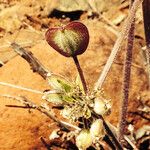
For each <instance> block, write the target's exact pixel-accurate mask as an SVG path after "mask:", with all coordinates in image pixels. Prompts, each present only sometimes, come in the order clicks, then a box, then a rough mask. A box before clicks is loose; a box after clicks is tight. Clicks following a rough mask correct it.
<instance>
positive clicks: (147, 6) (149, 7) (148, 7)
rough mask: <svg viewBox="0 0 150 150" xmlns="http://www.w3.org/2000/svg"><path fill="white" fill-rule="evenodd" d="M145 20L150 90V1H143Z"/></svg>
mask: <svg viewBox="0 0 150 150" xmlns="http://www.w3.org/2000/svg"><path fill="white" fill-rule="evenodd" d="M143 18H144V28H145V38H146V50H145V51H146V61H147V71H148V78H149V89H150V0H144V1H143Z"/></svg>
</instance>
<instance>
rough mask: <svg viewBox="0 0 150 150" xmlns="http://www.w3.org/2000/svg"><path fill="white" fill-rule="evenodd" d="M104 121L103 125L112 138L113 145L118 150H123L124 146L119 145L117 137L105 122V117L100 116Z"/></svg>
mask: <svg viewBox="0 0 150 150" xmlns="http://www.w3.org/2000/svg"><path fill="white" fill-rule="evenodd" d="M99 117H100V118H101V119H102V121H103V125H104V127H105V130H106V133H107V135H108V136H109V137H110V139H111V141H112V143H113V144H114V145H115V146H116V149H117V150H123V147H122V145H121V144H120V143H119V141H118V139H117V138H116V136H115V135H114V133H113V132H112V131H111V129H110V128H109V126H108V125H107V123H106V121H105V120H104V118H103V116H99Z"/></svg>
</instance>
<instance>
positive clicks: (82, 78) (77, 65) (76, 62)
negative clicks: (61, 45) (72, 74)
mask: <svg viewBox="0 0 150 150" xmlns="http://www.w3.org/2000/svg"><path fill="white" fill-rule="evenodd" d="M73 60H74V63H75V65H76V68H77V70H78V73H79V75H80V79H81V82H82V85H83V89H84V92H85V94H86V93H87V91H88V89H87V84H86V81H85V78H84V75H83V71H82V68H81V66H80V63H79V61H78V58H77V56H74V57H73Z"/></svg>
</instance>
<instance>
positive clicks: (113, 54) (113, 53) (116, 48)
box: [94, 0, 143, 90]
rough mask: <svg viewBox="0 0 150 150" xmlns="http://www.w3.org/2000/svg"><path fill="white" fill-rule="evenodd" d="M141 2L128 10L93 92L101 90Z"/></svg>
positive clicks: (136, 2)
mask: <svg viewBox="0 0 150 150" xmlns="http://www.w3.org/2000/svg"><path fill="white" fill-rule="evenodd" d="M142 2H143V0H135V2H134V3H133V5H132V8H131V9H130V13H129V16H128V18H127V20H126V23H125V25H124V27H123V29H122V31H121V33H120V35H119V36H118V39H117V40H116V43H115V45H114V47H113V49H112V51H111V54H110V56H109V58H108V60H107V62H106V65H105V67H104V69H103V71H102V73H101V74H100V76H99V79H98V81H97V82H96V84H95V87H94V89H95V90H97V89H101V87H102V85H103V83H104V81H105V78H106V76H107V74H108V72H109V70H110V68H111V66H112V64H113V62H114V60H115V58H116V56H117V53H118V51H119V49H120V46H121V44H122V43H123V41H124V39H125V38H126V36H127V34H128V32H129V29H130V28H131V24H132V22H133V21H134V17H135V13H136V10H137V9H138V7H139V6H140V4H141V3H142Z"/></svg>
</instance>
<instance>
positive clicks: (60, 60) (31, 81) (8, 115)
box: [0, 20, 149, 150]
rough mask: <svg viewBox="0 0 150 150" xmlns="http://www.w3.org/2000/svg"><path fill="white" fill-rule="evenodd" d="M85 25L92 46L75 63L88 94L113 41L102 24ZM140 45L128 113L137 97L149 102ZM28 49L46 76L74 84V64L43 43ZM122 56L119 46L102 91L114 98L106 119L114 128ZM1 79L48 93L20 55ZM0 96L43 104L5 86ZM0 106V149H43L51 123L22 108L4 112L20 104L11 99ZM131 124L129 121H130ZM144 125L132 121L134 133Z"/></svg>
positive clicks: (0, 72) (137, 42)
mask: <svg viewBox="0 0 150 150" xmlns="http://www.w3.org/2000/svg"><path fill="white" fill-rule="evenodd" d="M83 22H84V23H85V25H87V27H88V29H89V32H90V44H89V46H88V49H87V51H86V52H85V53H84V54H83V55H82V56H79V60H80V62H81V66H82V68H83V71H84V74H85V77H86V80H87V82H88V86H89V88H91V89H92V86H93V85H94V83H95V82H96V80H97V79H98V76H99V74H100V72H101V71H102V69H103V66H104V64H105V62H106V60H107V58H108V56H109V54H110V51H111V49H112V47H113V44H114V42H115V40H116V36H115V35H114V34H113V33H112V32H110V31H108V30H107V29H106V28H105V27H104V24H103V23H102V22H100V21H97V20H84V21H83ZM138 30H140V34H143V31H142V30H141V29H139V28H138ZM141 42H143V41H141V40H139V39H135V44H134V46H135V47H134V52H133V62H134V64H136V65H138V66H140V67H136V66H132V74H131V76H132V78H131V87H130V101H129V111H130V110H133V111H134V110H136V109H137V108H136V107H135V106H136V105H135V104H136V101H137V99H138V96H140V95H142V96H143V95H145V94H146V95H147V97H148V94H149V93H148V91H147V87H148V82H147V75H146V72H145V70H144V69H143V64H142V61H141V60H142V58H141V55H140V50H141V47H140V43H141ZM30 50H31V51H32V52H33V54H34V55H35V56H36V57H37V58H38V59H39V60H40V61H41V63H42V64H43V65H44V66H45V67H47V68H48V69H49V70H50V71H52V72H55V73H59V74H62V75H64V76H67V77H68V78H69V79H72V80H73V79H74V78H75V76H76V74H77V71H76V68H75V66H74V64H73V61H72V59H71V58H65V57H63V56H61V55H60V54H58V53H57V52H55V51H54V50H53V49H52V48H50V47H49V45H48V44H47V43H46V42H45V43H39V44H37V45H36V46H34V47H32V48H30ZM124 52H125V48H124V47H122V48H121V50H120V52H119V55H118V56H117V59H116V61H115V63H114V64H113V66H112V68H111V71H110V72H109V75H108V77H107V79H106V81H105V84H104V86H103V88H104V91H105V94H106V95H107V97H108V98H111V99H112V111H111V114H110V115H109V116H108V117H106V118H107V120H109V121H110V122H111V123H112V124H114V125H117V123H118V116H119V110H120V100H121V92H122V90H121V87H122V75H123V60H124ZM0 80H1V81H3V82H8V83H12V84H15V85H20V86H23V87H28V88H32V89H37V90H40V91H44V90H45V89H49V86H48V84H47V82H46V81H45V80H44V79H43V78H42V77H41V76H39V75H38V74H36V73H33V72H32V70H30V67H29V65H28V63H27V62H26V61H25V60H23V59H22V58H21V57H20V56H17V57H15V58H13V59H12V60H10V61H9V62H8V63H7V64H6V65H4V66H3V67H1V68H0ZM0 94H10V95H14V96H19V95H23V96H26V97H27V98H28V99H30V100H31V101H33V102H36V103H38V104H40V103H42V100H41V95H38V94H33V93H30V92H25V91H22V90H16V89H13V88H9V87H4V86H0ZM143 97H144V96H143ZM0 102H1V105H0V150H8V149H11V150H19V149H21V150H44V149H45V147H44V146H43V144H42V142H41V140H40V137H41V136H42V137H45V138H46V139H48V136H49V134H50V133H51V131H52V130H53V128H54V127H55V125H54V124H53V121H52V120H50V119H49V118H47V117H46V116H44V115H43V114H41V113H39V112H37V111H35V110H33V111H32V112H31V113H29V112H28V110H25V109H15V108H8V107H5V105H8V104H19V103H17V102H15V101H14V100H10V99H7V98H2V97H0ZM133 119H134V118H129V121H131V120H133ZM143 124H148V121H147V120H144V119H142V118H140V117H139V118H138V120H136V121H135V122H134V125H135V127H136V128H139V127H141V126H142V125H143ZM48 126H50V127H48Z"/></svg>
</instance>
